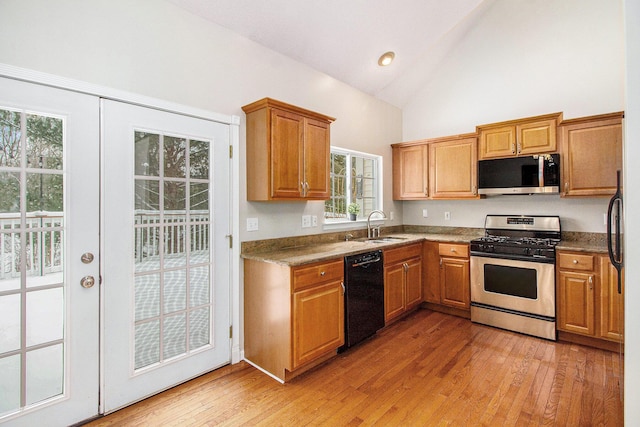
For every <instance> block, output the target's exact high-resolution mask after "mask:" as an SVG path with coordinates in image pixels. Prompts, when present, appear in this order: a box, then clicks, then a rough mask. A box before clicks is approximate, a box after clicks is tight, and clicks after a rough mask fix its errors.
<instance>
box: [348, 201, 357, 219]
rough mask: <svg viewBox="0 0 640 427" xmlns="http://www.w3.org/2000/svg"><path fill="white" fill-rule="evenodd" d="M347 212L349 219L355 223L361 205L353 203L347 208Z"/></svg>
mask: <svg viewBox="0 0 640 427" xmlns="http://www.w3.org/2000/svg"><path fill="white" fill-rule="evenodd" d="M347 212H349V219H350V220H351V221H355V220H356V218H357V217H358V213H359V212H360V205H359V204H357V203H351V204H350V205H349V206H348V207H347Z"/></svg>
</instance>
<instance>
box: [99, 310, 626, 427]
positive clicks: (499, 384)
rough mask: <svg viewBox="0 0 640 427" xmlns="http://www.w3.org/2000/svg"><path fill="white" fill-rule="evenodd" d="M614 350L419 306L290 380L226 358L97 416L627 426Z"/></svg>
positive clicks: (176, 421) (206, 421)
mask: <svg viewBox="0 0 640 427" xmlns="http://www.w3.org/2000/svg"><path fill="white" fill-rule="evenodd" d="M622 362H623V361H622V360H621V357H620V355H619V354H617V353H611V352H608V351H604V350H598V349H594V348H590V347H584V346H580V345H577V344H568V343H554V342H550V341H546V340H543V339H539V338H533V337H528V336H525V335H521V334H517V333H512V332H508V331H502V330H499V329H495V328H491V327H487V326H483V325H477V324H473V323H471V322H470V321H469V320H467V319H462V318H458V317H454V316H450V315H447V314H441V313H437V312H433V311H430V310H424V309H423V310H419V311H417V312H415V313H414V314H411V315H410V316H409V317H407V318H405V319H403V320H401V321H399V322H397V323H395V324H393V325H392V326H390V327H388V328H386V329H385V330H383V331H381V332H380V333H378V335H377V336H376V337H374V338H373V339H370V340H368V341H367V342H365V343H362V344H361V345H359V346H356V347H354V348H351V349H350V350H348V351H346V352H345V353H342V354H340V355H338V356H336V357H335V358H333V359H332V360H330V361H329V362H327V363H326V364H324V365H322V366H320V367H318V368H317V369H314V370H312V371H310V372H307V373H305V374H303V375H301V376H300V377H298V378H295V379H293V380H292V381H291V382H290V383H287V384H285V385H282V384H280V383H278V382H276V381H275V380H273V379H271V378H270V377H268V376H267V375H265V374H263V373H262V372H260V371H258V370H257V369H255V368H253V367H252V366H250V365H248V364H246V363H244V362H243V363H240V364H237V365H232V366H227V367H224V368H222V369H219V370H217V371H214V372H212V373H209V374H206V375H203V376H201V377H199V378H196V379H195V380H192V381H190V382H188V383H185V384H183V385H181V386H177V387H174V388H172V389H170V390H168V391H166V392H164V393H161V394H159V395H157V396H154V397H151V398H149V399H146V400H144V401H142V402H140V403H137V404H135V405H132V406H130V407H128V408H125V409H122V410H120V411H118V412H115V413H113V414H111V415H108V416H106V417H103V418H101V419H98V420H96V421H94V422H92V423H90V424H89V425H90V426H161V425H162V426H202V425H222V426H237V425H263V426H276V425H277V426H305V425H327V426H357V425H374V424H375V425H382V426H440V425H455V426H481V425H485V426H503V425H504V426H538V425H558V426H563V427H568V426H592V425H593V426H595V425H607V426H622V425H623V409H622V408H623V404H622V402H621V383H622V367H621V363H622Z"/></svg>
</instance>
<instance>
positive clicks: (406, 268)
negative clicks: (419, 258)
mask: <svg viewBox="0 0 640 427" xmlns="http://www.w3.org/2000/svg"><path fill="white" fill-rule="evenodd" d="M402 268H403V269H404V271H408V270H409V264H407V263H406V262H403V263H402Z"/></svg>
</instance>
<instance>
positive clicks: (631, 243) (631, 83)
mask: <svg viewBox="0 0 640 427" xmlns="http://www.w3.org/2000/svg"><path fill="white" fill-rule="evenodd" d="M625 18H626V19H625V26H626V43H627V45H626V66H627V67H626V99H625V101H626V106H625V146H624V152H625V182H624V183H625V185H624V188H625V192H624V215H625V218H626V221H625V228H624V232H625V247H624V257H625V307H627V308H626V310H625V321H624V324H625V325H626V327H625V345H624V349H625V357H624V369H625V371H624V374H625V375H624V385H625V389H624V390H625V402H626V404H625V405H624V419H625V424H626V425H639V424H640V405H638V402H640V329H639V328H638V325H640V310H636V309H635V308H636V306H635V302H636V301H640V279H639V278H640V265H639V264H638V262H637V260H639V259H640V245H639V244H638V242H640V224H639V223H638V221H636V219H637V218H640V191H639V190H638V186H637V183H638V182H640V168H638V167H637V166H635V162H637V161H638V160H640V144H638V141H640V2H638V1H637V0H625ZM631 183H634V184H635V185H631Z"/></svg>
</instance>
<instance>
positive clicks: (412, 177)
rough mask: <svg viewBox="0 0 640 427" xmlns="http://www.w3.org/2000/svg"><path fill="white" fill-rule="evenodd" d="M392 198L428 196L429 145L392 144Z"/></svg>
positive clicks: (420, 198) (413, 198)
mask: <svg viewBox="0 0 640 427" xmlns="http://www.w3.org/2000/svg"><path fill="white" fill-rule="evenodd" d="M391 148H392V153H393V199H394V200H423V199H427V198H429V146H428V145H427V144H426V143H412V144H408V145H402V144H392V145H391Z"/></svg>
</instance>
